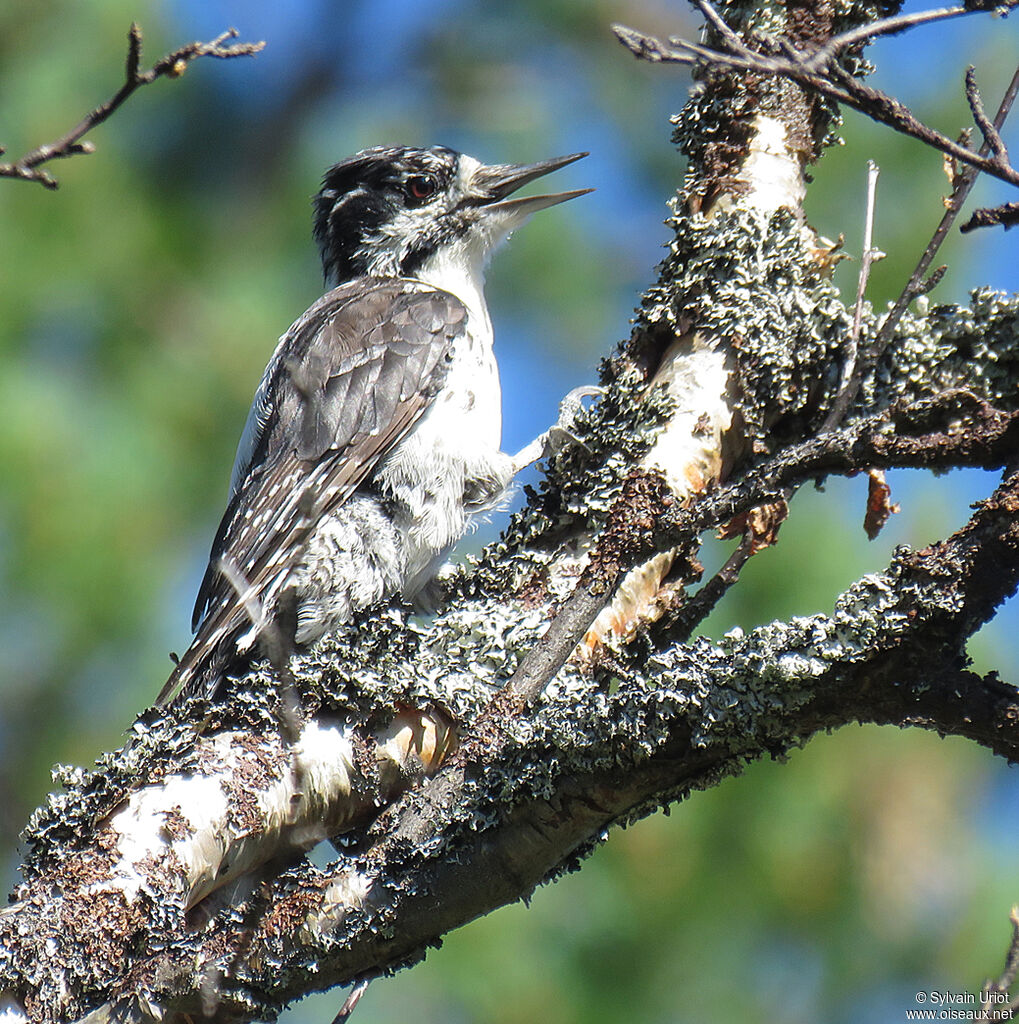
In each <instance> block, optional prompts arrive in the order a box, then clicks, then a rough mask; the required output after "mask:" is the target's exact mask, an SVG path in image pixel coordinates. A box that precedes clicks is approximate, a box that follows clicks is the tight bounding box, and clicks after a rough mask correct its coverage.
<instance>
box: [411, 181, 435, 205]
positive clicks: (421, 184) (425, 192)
mask: <svg viewBox="0 0 1019 1024" xmlns="http://www.w3.org/2000/svg"><path fill="white" fill-rule="evenodd" d="M438 187H439V183H438V182H437V181H436V180H435V178H434V177H433V176H432V175H431V174H415V175H414V177H413V178H408V179H407V186H406V189H407V198H408V199H411V200H414V201H415V202H418V203H423V202H424V201H425V200H426V199H431V198H432V196H434V195H435V193H436V191H437V189H438Z"/></svg>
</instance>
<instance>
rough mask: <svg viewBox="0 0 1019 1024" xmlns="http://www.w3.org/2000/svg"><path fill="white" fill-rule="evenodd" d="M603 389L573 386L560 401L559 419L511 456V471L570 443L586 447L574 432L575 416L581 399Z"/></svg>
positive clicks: (518, 469)
mask: <svg viewBox="0 0 1019 1024" xmlns="http://www.w3.org/2000/svg"><path fill="white" fill-rule="evenodd" d="M604 392H605V389H604V388H600V387H597V386H595V385H592V384H585V385H583V386H582V387H579V388H574V389H573V390H572V391H570V392H569V393H568V394H567V395H566V396H565V397H564V398H563V400H562V401H561V402H560V403H559V418H558V419H557V420H556V422H555V423H553V424H552V426H551V427H549V428H548V430H546V431H545V432H544V433H543V434H539V435H538V436H537V437H536V438H535V439H534V440H533V441H532V442H531V443H530V444H529V445H527V446H526V447H525V448H522V449H521V450H520V451H519V452H517V454H516V455H514V456H513V473H514V475H516V474H517V473H519V472H520V470H522V469H525V468H526V467H527V466H530V465H532V464H533V463H535V462H537V461H538V460H539V459H547V458H548V457H549V456H551V455H555V454H556V453H557V452H561V451H562V450H563V449H564V448H566V447H568V446H570V445H576V446H577V447H579V448H583V449H585V450H586V449H587V445H585V444H584V442H583V441H581V440H580V438H578V437H577V435H576V434H575V433H574V432H573V426H574V424H575V423H576V421H577V416H578V415H579V414H580V411H581V410H582V409H583V408H584V399H585V398H592V397H594V396H596V395H601V394H604Z"/></svg>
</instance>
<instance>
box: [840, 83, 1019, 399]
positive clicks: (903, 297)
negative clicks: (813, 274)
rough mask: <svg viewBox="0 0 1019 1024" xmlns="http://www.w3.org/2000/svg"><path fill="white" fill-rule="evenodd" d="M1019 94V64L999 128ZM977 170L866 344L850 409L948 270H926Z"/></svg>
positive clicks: (968, 173)
mask: <svg viewBox="0 0 1019 1024" xmlns="http://www.w3.org/2000/svg"><path fill="white" fill-rule="evenodd" d="M1017 94H1019V67H1017V68H1016V70H1015V72H1014V73H1013V75H1012V80H1011V82H1009V84H1008V88H1007V89H1006V90H1005V95H1004V96H1002V98H1001V103H1000V104H999V105H998V112H997V114H995V117H994V122H993V124H994V128H995V130H996V131H999V132H1000V131H1001V128H1002V125H1004V123H1005V120H1006V118H1007V117H1008V115H1009V112H1010V111H1011V109H1012V104H1013V103H1015V99H1016V95H1017ZM989 148H990V147H989V144H988V142H987V139H986V138H985V139H984V142H983V145H982V146H981V147H980V152H981V153H984V152H987V151H988V150H989ZM977 173H978V172H977V170H976V169H975V168H973V167H967V168H966V169H965V170H964V171H963V172H962V173H961V174H959V175H958V177H957V178H956V179H955V184H954V187H953V189H952V194H951V196H950V197H949V198H948V203H947V207H946V209H945V213H944V215H943V216H942V218H941V221H940V223H939V224H938V226H937V228H936V229H935V231H934V234H933V235H932V236H931V240H930V241H929V242H928V243H927V248H926V249H924V251H923V255H922V256H921V257H920V260H919V262H918V263H917V265H916V268H915V269H914V270H913V273H912V275H911V276H910V278H909V280H908V281H907V282H906V286H905V288H903V289H902V292H901V294H900V295H899V297H898V298H897V299H896V300H895V305H894V306H892V308H891V309H890V310H889V311H888V315H887V316H886V317H885V318H884V321H883V322H882V324H881V327H880V329H879V330H878V332H877V335H876V336H875V338H874V340H873V342H871V344H870V345H869V346H868V347H867V351H866V352H865V353H864V358H863V359H862V360H861V361H860V363H858V365H857V368H856V373H855V374H854V375H853V381H852V383H851V386H850V388H849V391H848V399H847V400H846V403H845V405H846V408H847V409H848V408H849V406H850V405H852V403H853V400H854V399H855V398H856V395H857V393H858V392H859V390H860V384H861V382H862V380H863V377H864V375H865V374H866V372H867V371H868V370H870V369H871V368H872V367H873V366H875V365H876V364H877V363H878V361H879V360H880V359H881V357H882V356H883V355H884V352H885V349H886V348H887V347H888V343H889V342H890V341H891V338H892V335H893V334H894V333H895V328H896V327H897V326H898V323H899V321H900V320H901V319H902V314H903V313H905V312H906V308H907V307H908V306H909V304H910V303H911V302H912V301H913V300H914V299H915V298H917V297H918V296H920V295H924V294H926V293H927V292H929V291H930V290H931V289H932V288H933V287H934V286H935V285H936V284H937V283H938V281H940V280H941V277H942V275H943V274H944V272H945V268H944V267H940V268H938V269H937V270H935V271H934V273H933V274H931V276H930V277H929V278H928V277H927V272H928V270H930V266H931V264H932V263H933V262H934V257H935V256H936V255H937V254H938V250H939V249H940V248H941V245H942V243H943V242H944V241H945V239H946V238H947V237H948V232H949V231H951V229H952V225H953V224H954V223H955V219H956V217H958V216H959V211H960V210H961V209H962V206H963V204H964V203H965V202H966V199H967V197H968V196H969V194H970V190H971V189H972V188H973V185H974V183H975V182H976V179H977ZM829 418H830V417H829Z"/></svg>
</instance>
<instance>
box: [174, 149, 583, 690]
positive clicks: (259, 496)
mask: <svg viewBox="0 0 1019 1024" xmlns="http://www.w3.org/2000/svg"><path fill="white" fill-rule="evenodd" d="M586 155H587V154H585V153H575V154H573V155H571V156H565V157H559V158H557V159H554V160H547V161H544V162H543V163H537V164H530V165H518V164H496V165H485V164H482V163H479V162H478V161H477V160H475V159H473V158H472V157H469V156H466V155H464V154H461V153H457V152H455V151H453V150H451V149H446V148H444V147H441V146H435V147H432V148H431V149H409V148H403V147H396V148H383V147H378V148H373V149H367V150H364V151H363V152H361V153H358V154H356V155H355V156H352V157H350V158H349V159H347V160H344V161H342V162H341V163H338V164H336V165H335V166H334V167H331V168H330V169H329V170H328V171H327V172H326V175H325V178H324V179H323V183H322V188H321V190H320V191H319V192H318V194H317V195H316V196H315V200H314V233H315V238H316V240H317V242H318V245H319V248H320V250H321V256H322V265H323V268H324V271H325V278H326V284H327V286H329V287H330V288H331V290H330V291H328V292H326V294H325V295H323V296H322V298H320V299H319V300H318V301H317V302H316V303H315V304H314V305H313V306H312V307H311V308H310V309H309V310H307V312H305V313H304V314H303V315H302V316H301V317H300V318H299V319H298V320H297V321H296V323H294V325H293V326H292V327H291V328H290V330H288V331H287V332H286V334H284V335H283V337H282V338H281V339H280V342H279V344H278V346H277V348H276V351H275V352H274V353H273V356H272V358H271V359H270V361H269V365H268V366H267V367H266V370H265V374H264V376H263V377H262V382H261V384H259V387H258V390H257V392H256V393H255V398H254V402H253V404H252V406H251V411H250V413H249V415H248V420H247V424H246V425H245V428H244V432H243V434H242V436H241V440H240V444H239V446H238V449H237V458H236V461H235V463H234V469H233V475H232V479H231V482H230V497H229V502H228V504H227V508H226V512H225V514H224V516H223V519H222V522H221V523H220V526H219V530H218V531H217V533H216V537H215V540H214V541H213V545H212V553H211V555H210V559H209V566H208V569H207V570H206V573H205V578H204V580H203V581H202V585H201V589H200V590H199V593H198V600H197V602H196V604H195V610H194V619H193V622H192V628H194V629H195V630H196V631H197V632H196V636H195V638H194V641H193V642H192V644H191V646H190V647H189V648H188V650H187V651H186V652H185V653H184V655H183V656H182V657H181V659H180V660H179V662H178V664H177V666H176V668H175V669H174V671H173V673H172V674H171V676H170V678H169V679H168V680H167V682H166V685H165V686H164V687H163V690H162V692H161V693H160V694H159V697H158V698H157V703H159V704H165V703H167V702H170V701H172V700H175V699H183V698H185V697H188V696H195V695H211V694H212V693H213V692H214V691H215V689H216V686H217V685H218V683H219V681H220V679H221V678H222V676H223V673H224V671H225V670H226V669H227V668H229V667H231V666H233V665H235V664H237V663H238V662H239V661H243V660H244V659H246V658H249V657H251V656H253V655H254V654H255V653H257V652H258V651H259V650H264V649H266V648H267V647H269V646H270V641H271V643H273V644H276V645H277V646H279V645H280V644H282V645H283V646H284V647H285V649H286V650H287V651H289V650H292V649H293V648H294V647H301V646H306V645H308V644H311V643H313V642H314V641H316V640H318V639H319V638H320V637H322V636H323V635H324V634H326V633H327V632H330V631H331V630H334V629H335V628H336V627H338V626H340V625H342V624H343V623H345V622H348V621H350V619H351V618H352V617H353V616H354V615H355V614H356V613H357V612H359V611H361V610H363V609H365V608H368V607H370V606H372V605H374V604H377V603H378V602H380V601H382V600H383V599H385V598H388V597H392V596H394V595H400V596H402V597H403V598H404V599H407V600H412V599H413V598H414V596H415V595H416V594H418V593H419V592H420V591H421V589H422V588H423V587H424V586H425V585H426V584H427V583H428V582H429V581H430V580H431V579H432V578H433V576H434V574H435V573H436V572H437V571H438V569H439V567H440V566H441V565H442V563H443V561H444V560H445V558H446V556H447V555H448V553H449V551H450V549H451V548H452V546H453V545H454V544H455V543H456V542H457V541H458V540H459V539H460V538H461V537H462V536H463V534H464V532H465V531H466V529H467V528H468V526H469V524H470V521H471V518H472V517H473V516H475V515H477V514H479V513H483V512H485V511H487V510H490V509H492V508H493V507H494V506H496V505H497V504H498V503H499V501H500V500H501V498H502V497H503V495H504V494H505V492H506V490H507V487H508V486H509V484H510V482H511V480H512V478H513V476H514V475H515V474H516V473H517V471H518V470H520V469H521V468H522V467H523V466H525V465H528V464H529V463H531V462H533V461H535V459H537V458H540V457H541V455H542V454H543V451H544V447H545V443H546V441H547V437H548V435H547V434H546V435H542V437H540V438H538V439H536V440H535V441H534V442H532V443H531V444H530V445H528V446H527V447H526V448H525V449H524V450H523V451H522V452H520V453H518V454H517V455H515V456H511V455H507V454H505V453H504V452H502V451H501V450H500V434H501V393H500V388H499V371H498V367H497V365H496V361H495V355H494V352H493V348H492V324H491V320H490V319H489V315H488V308H487V306H486V304H485V297H484V294H483V291H482V289H483V284H484V272H485V265H486V263H487V260H488V258H489V256H490V254H491V253H492V251H493V250H494V249H495V247H496V246H497V245H498V244H499V242H500V241H502V240H503V239H505V238H506V237H507V236H508V235H509V233H510V232H511V231H512V230H513V229H514V228H516V227H518V226H519V225H520V224H522V223H523V222H524V221H525V220H526V219H527V217H528V216H529V215H530V214H532V213H534V212H535V211H537V210H541V209H544V208H545V207H549V206H554V205H555V204H557V203H561V202H564V201H565V200H567V199H572V198H574V197H575V196H579V195H583V194H584V193H586V192H589V191H591V190H590V189H578V190H575V191H570V192H559V193H556V194H554V195H539V196H530V197H518V198H509V197H510V196H511V195H512V194H513V193H514V192H515V191H516V190H517V189H518V188H520V187H521V186H522V185H525V184H527V183H528V182H530V181H533V180H534V179H536V178H539V177H541V176H542V175H545V174H548V173H549V172H551V171H554V170H557V169H558V168H560V167H564V166H565V165H566V164H569V163H572V162H573V161H574V160H578V159H580V157H582V156H586Z"/></svg>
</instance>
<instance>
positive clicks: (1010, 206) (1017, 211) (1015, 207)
mask: <svg viewBox="0 0 1019 1024" xmlns="http://www.w3.org/2000/svg"><path fill="white" fill-rule="evenodd" d="M1016 224H1019V203H1002V204H1001V205H1000V206H990V207H987V206H984V207H981V208H980V209H979V210H974V211H973V214H972V216H971V217H970V219H969V220H968V221H966V223H965V224H963V225H962V227H961V228H959V230H960V231H961V232H963V233H964V234H965V233H966V232H967V231H974V230H976V229H977V228H992V227H1003V228H1004V229H1005V230H1006V231H1007V230H1008V229H1009V228H1014V227H1015V226H1016Z"/></svg>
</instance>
